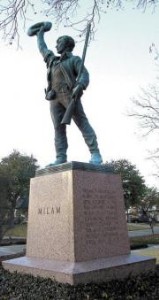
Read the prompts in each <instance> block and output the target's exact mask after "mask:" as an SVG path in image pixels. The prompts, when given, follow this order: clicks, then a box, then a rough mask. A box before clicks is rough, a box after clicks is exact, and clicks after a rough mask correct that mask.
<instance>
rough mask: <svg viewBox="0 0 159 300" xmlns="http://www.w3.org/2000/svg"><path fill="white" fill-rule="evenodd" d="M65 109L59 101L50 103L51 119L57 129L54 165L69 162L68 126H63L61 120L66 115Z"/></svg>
mask: <svg viewBox="0 0 159 300" xmlns="http://www.w3.org/2000/svg"><path fill="white" fill-rule="evenodd" d="M65 110H66V109H65V107H64V106H63V105H62V104H61V103H59V102H58V101H57V100H52V101H50V113H51V119H52V122H53V125H54V129H55V150H56V160H55V162H54V165H57V164H61V163H65V162H66V161H67V154H66V153H67V148H68V143H67V136H66V125H64V124H62V125H61V120H62V118H63V115H64V113H65Z"/></svg>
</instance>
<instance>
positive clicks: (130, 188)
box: [111, 159, 146, 209]
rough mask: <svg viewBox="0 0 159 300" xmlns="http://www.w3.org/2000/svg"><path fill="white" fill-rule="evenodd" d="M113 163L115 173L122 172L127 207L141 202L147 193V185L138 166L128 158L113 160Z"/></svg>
mask: <svg viewBox="0 0 159 300" xmlns="http://www.w3.org/2000/svg"><path fill="white" fill-rule="evenodd" d="M111 164H112V166H113V167H114V171H115V173H117V174H121V178H122V183H123V189H124V199H125V207H126V209H128V208H129V207H130V206H135V205H137V204H139V202H140V200H141V199H142V197H143V195H144V193H145V188H146V186H145V182H144V179H143V177H142V176H141V175H140V173H139V171H138V170H137V169H136V166H135V165H133V164H131V163H130V162H129V161H128V160H126V159H121V160H117V161H114V160H112V161H111Z"/></svg>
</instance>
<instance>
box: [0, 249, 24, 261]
mask: <svg viewBox="0 0 159 300" xmlns="http://www.w3.org/2000/svg"><path fill="white" fill-rule="evenodd" d="M25 249H26V246H25V245H12V246H1V247H0V261H1V260H6V259H11V258H15V257H19V256H23V255H25Z"/></svg>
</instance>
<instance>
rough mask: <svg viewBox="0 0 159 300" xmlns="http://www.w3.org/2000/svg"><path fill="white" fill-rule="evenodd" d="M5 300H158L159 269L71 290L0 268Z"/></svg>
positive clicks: (0, 290) (0, 291)
mask: <svg viewBox="0 0 159 300" xmlns="http://www.w3.org/2000/svg"><path fill="white" fill-rule="evenodd" d="M0 299H1V300H6V299H9V300H25V299H26V300H47V299H56V300H102V299H107V300H152V299H153V300H158V299H159V268H158V267H156V271H155V272H154V273H147V274H142V275H140V276H135V277H129V278H126V279H125V280H113V281H110V282H108V283H100V284H95V283H90V284H86V285H83V284H82V285H78V286H71V285H69V284H60V283H57V282H55V281H52V280H51V279H44V278H40V277H33V276H31V275H21V274H17V273H13V274H11V273H9V272H8V271H6V270H4V269H3V268H2V267H0Z"/></svg>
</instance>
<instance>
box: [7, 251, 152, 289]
mask: <svg viewBox="0 0 159 300" xmlns="http://www.w3.org/2000/svg"><path fill="white" fill-rule="evenodd" d="M3 266H4V268H5V269H8V270H9V271H10V272H14V271H17V272H20V273H23V274H32V275H34V276H41V277H46V278H51V279H55V280H56V281H59V282H62V283H69V284H71V285H77V284H80V283H84V284H86V283H89V282H106V281H110V280H112V279H123V278H126V277H127V276H129V275H130V274H131V275H137V274H140V273H143V272H144V273H145V272H148V271H150V270H151V271H152V270H153V269H154V268H155V259H154V258H150V257H144V256H137V255H132V254H129V255H122V256H115V257H109V258H103V259H95V260H91V261H86V262H78V263H74V262H64V261H53V260H47V259H39V258H33V257H21V258H16V259H12V260H10V261H4V262H3Z"/></svg>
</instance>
